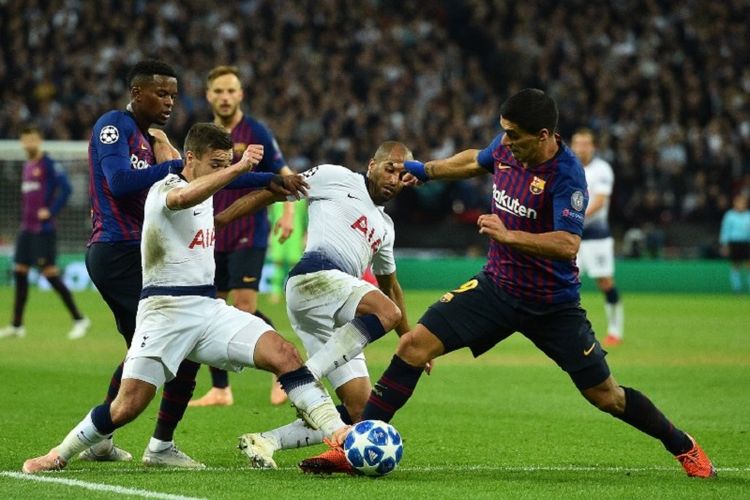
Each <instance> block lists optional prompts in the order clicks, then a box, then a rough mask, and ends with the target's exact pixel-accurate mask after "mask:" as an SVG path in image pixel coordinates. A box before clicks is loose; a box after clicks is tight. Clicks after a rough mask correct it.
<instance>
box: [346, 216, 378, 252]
mask: <svg viewBox="0 0 750 500" xmlns="http://www.w3.org/2000/svg"><path fill="white" fill-rule="evenodd" d="M351 227H352V229H354V230H356V231H359V232H360V233H362V236H364V237H365V239H367V243H369V244H370V248H371V249H372V251H373V253H375V252H377V251H378V249H379V248H380V245H382V244H383V240H381V239H380V238H378V239H377V240H375V239H374V238H375V228H374V227H370V224H369V223H368V221H367V217H365V216H364V215H362V216H360V218H359V219H357V220H355V221H354V223H353V224H352V225H351Z"/></svg>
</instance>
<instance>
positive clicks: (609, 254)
mask: <svg viewBox="0 0 750 500" xmlns="http://www.w3.org/2000/svg"><path fill="white" fill-rule="evenodd" d="M578 269H580V271H581V274H587V275H588V276H589V277H590V278H594V279H596V278H611V277H613V276H614V275H615V240H614V239H613V238H612V237H609V238H602V239H598V240H582V241H581V247H580V248H579V249H578Z"/></svg>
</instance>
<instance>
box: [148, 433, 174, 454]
mask: <svg viewBox="0 0 750 500" xmlns="http://www.w3.org/2000/svg"><path fill="white" fill-rule="evenodd" d="M173 444H174V441H162V440H161V439H156V438H155V437H152V438H151V439H150V440H149V442H148V449H149V451H151V452H153V453H159V452H160V451H164V450H167V449H169V448H171V447H172V445H173Z"/></svg>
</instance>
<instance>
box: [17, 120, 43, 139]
mask: <svg viewBox="0 0 750 500" xmlns="http://www.w3.org/2000/svg"><path fill="white" fill-rule="evenodd" d="M26 134H36V135H38V136H39V137H41V136H42V129H41V128H39V125H37V124H36V123H27V124H26V125H24V126H23V127H21V135H26Z"/></svg>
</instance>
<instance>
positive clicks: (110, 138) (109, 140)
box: [99, 125, 120, 144]
mask: <svg viewBox="0 0 750 500" xmlns="http://www.w3.org/2000/svg"><path fill="white" fill-rule="evenodd" d="M119 138H120V131H119V130H117V127H115V126H114V125H107V126H106V127H104V128H102V131H101V132H99V140H100V141H101V142H102V144H114V143H116V142H117V139H119Z"/></svg>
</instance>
